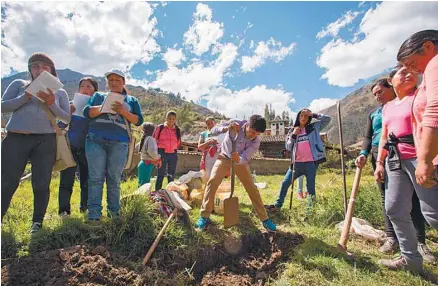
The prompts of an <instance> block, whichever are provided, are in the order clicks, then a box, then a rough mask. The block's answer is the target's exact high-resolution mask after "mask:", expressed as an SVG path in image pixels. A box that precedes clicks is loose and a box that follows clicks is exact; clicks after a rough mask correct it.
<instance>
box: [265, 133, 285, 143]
mask: <svg viewBox="0 0 438 286" xmlns="http://www.w3.org/2000/svg"><path fill="white" fill-rule="evenodd" d="M260 138H261V143H281V144H284V141H285V140H286V136H285V135H267V136H260Z"/></svg>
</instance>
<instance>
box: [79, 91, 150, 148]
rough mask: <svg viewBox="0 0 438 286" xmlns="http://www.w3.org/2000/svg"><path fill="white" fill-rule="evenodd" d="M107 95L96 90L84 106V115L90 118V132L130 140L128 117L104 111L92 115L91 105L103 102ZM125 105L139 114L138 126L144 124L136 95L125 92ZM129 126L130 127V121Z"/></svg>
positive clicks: (105, 136) (95, 134) (122, 140)
mask: <svg viewBox="0 0 438 286" xmlns="http://www.w3.org/2000/svg"><path fill="white" fill-rule="evenodd" d="M107 95H108V93H103V92H95V93H94V94H93V96H92V97H91V98H90V100H89V101H88V104H87V106H86V107H85V108H84V116H85V117H86V118H88V119H89V120H90V121H89V122H90V123H89V127H88V133H89V134H93V135H94V136H96V137H97V138H101V139H107V140H111V141H119V142H129V135H128V130H127V129H126V123H125V120H126V119H125V118H124V117H123V116H122V115H120V114H108V113H104V114H101V115H99V116H98V117H95V118H91V117H90V107H91V106H98V105H101V104H103V102H104V100H105V97H106V96H107ZM123 105H124V106H125V108H127V109H128V110H129V112H131V113H133V114H135V115H137V116H138V122H137V123H136V124H135V125H136V126H140V125H141V124H143V116H142V114H141V108H140V104H139V103H138V101H137V99H136V98H135V97H133V96H131V95H127V94H125V99H124V101H123ZM128 126H129V128H130V123H129V122H128Z"/></svg>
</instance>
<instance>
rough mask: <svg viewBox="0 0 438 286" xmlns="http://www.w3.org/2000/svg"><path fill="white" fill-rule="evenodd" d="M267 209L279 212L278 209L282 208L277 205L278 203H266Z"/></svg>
mask: <svg viewBox="0 0 438 286" xmlns="http://www.w3.org/2000/svg"><path fill="white" fill-rule="evenodd" d="M265 209H266V210H267V211H271V212H278V211H280V208H279V207H277V206H276V205H265Z"/></svg>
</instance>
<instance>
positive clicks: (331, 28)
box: [316, 11, 359, 39]
mask: <svg viewBox="0 0 438 286" xmlns="http://www.w3.org/2000/svg"><path fill="white" fill-rule="evenodd" d="M358 15H359V12H352V11H348V12H347V13H345V14H344V15H343V16H342V17H341V18H339V19H337V20H336V21H334V22H333V23H330V24H328V25H327V27H325V29H323V30H321V31H319V33H318V34H317V35H316V38H317V39H322V38H324V37H326V36H329V35H330V36H332V37H336V36H337V35H338V33H339V31H340V30H341V29H342V28H344V27H345V26H347V25H348V24H350V23H351V22H353V20H354V19H356V17H357V16H358Z"/></svg>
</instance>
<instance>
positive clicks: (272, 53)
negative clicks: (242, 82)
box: [240, 38, 296, 73]
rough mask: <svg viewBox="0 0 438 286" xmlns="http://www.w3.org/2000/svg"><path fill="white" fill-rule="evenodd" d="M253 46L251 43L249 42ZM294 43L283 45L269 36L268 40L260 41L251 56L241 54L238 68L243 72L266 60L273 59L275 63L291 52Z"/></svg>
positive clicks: (252, 69) (249, 70)
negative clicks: (240, 63)
mask: <svg viewBox="0 0 438 286" xmlns="http://www.w3.org/2000/svg"><path fill="white" fill-rule="evenodd" d="M250 46H253V43H251V44H250ZM295 46H296V44H295V43H292V44H290V45H289V46H288V47H283V44H282V43H281V42H279V41H275V40H274V39H273V38H270V39H269V41H267V42H264V41H260V42H258V44H257V47H256V49H255V51H254V55H253V56H243V57H242V66H241V67H240V69H241V70H242V71H243V72H244V73H247V72H252V71H254V70H255V69H256V68H258V67H260V66H262V65H263V64H264V63H265V62H266V60H273V61H275V62H276V63H278V62H280V61H282V60H283V59H284V58H285V57H286V56H288V55H290V54H292V52H293V51H294V48H295Z"/></svg>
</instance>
